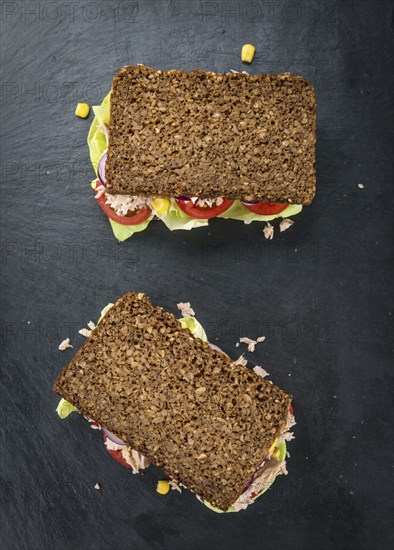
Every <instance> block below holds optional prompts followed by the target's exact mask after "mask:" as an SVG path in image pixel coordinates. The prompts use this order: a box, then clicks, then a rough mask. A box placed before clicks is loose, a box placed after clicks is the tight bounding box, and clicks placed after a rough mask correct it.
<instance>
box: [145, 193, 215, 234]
mask: <svg viewBox="0 0 394 550" xmlns="http://www.w3.org/2000/svg"><path fill="white" fill-rule="evenodd" d="M156 215H157V217H158V218H159V219H160V220H161V221H162V222H163V223H165V224H166V226H167V227H168V229H169V230H170V231H174V230H176V229H194V228H195V227H204V226H206V225H208V220H197V219H196V218H191V217H190V216H188V215H187V214H185V213H184V212H182V210H181V209H180V208H179V207H178V205H177V203H176V201H175V199H171V203H170V206H169V207H168V210H167V211H166V212H164V214H156Z"/></svg>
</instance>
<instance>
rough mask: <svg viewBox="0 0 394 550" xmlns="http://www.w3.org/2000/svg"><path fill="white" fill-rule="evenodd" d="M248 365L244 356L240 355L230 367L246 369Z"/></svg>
mask: <svg viewBox="0 0 394 550" xmlns="http://www.w3.org/2000/svg"><path fill="white" fill-rule="evenodd" d="M247 364H248V360H247V359H245V357H244V354H242V355H240V356H239V357H238V359H237V360H236V361H233V362H232V363H231V367H235V366H236V365H241V366H242V367H246V365H247Z"/></svg>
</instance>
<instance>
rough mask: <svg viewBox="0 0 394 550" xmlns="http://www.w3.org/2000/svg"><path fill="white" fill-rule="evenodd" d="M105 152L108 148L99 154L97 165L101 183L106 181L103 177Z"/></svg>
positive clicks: (105, 159)
mask: <svg viewBox="0 0 394 550" xmlns="http://www.w3.org/2000/svg"><path fill="white" fill-rule="evenodd" d="M107 152H108V149H107V150H106V151H104V153H103V154H102V155H101V157H100V160H99V163H98V166H97V175H98V178H99V180H100V181H101V183H102V184H103V185H105V184H106V183H107V180H106V179H105V163H106V161H107Z"/></svg>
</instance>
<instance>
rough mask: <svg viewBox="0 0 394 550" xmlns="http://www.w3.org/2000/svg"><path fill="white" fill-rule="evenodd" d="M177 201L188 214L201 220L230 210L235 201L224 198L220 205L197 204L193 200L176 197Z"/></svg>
mask: <svg viewBox="0 0 394 550" xmlns="http://www.w3.org/2000/svg"><path fill="white" fill-rule="evenodd" d="M176 202H177V203H178V206H179V208H180V209H181V210H182V211H183V212H184V213H185V214H187V215H188V216H191V217H192V218H198V219H200V220H209V219H211V218H215V217H216V216H218V215H219V214H222V213H223V212H225V211H226V210H228V209H229V208H230V206H232V204H233V202H234V201H231V200H227V199H224V200H223V202H222V204H221V205H220V206H218V205H215V206H212V207H209V206H197V205H196V204H193V202H192V201H191V200H189V201H184V200H181V199H176Z"/></svg>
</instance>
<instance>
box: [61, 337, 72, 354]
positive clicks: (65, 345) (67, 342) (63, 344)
mask: <svg viewBox="0 0 394 550" xmlns="http://www.w3.org/2000/svg"><path fill="white" fill-rule="evenodd" d="M67 348H72V345H71V340H70V338H66V339H65V340H63V342H60V344H59V348H58V349H60V351H64V350H65V349H67Z"/></svg>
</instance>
